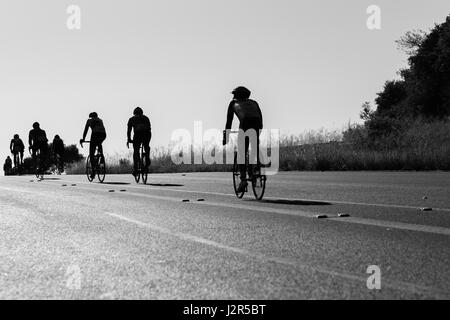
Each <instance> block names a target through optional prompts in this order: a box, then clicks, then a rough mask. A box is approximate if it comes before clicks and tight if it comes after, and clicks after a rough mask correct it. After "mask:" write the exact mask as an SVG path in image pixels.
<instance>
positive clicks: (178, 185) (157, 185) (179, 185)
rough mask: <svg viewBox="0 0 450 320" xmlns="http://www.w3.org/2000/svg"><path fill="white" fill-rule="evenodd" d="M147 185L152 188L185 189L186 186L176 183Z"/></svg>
mask: <svg viewBox="0 0 450 320" xmlns="http://www.w3.org/2000/svg"><path fill="white" fill-rule="evenodd" d="M147 185H148V186H152V187H184V184H175V183H147Z"/></svg>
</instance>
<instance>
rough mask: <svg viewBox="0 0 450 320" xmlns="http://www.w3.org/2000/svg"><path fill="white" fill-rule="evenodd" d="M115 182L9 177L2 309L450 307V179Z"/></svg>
mask: <svg viewBox="0 0 450 320" xmlns="http://www.w3.org/2000/svg"><path fill="white" fill-rule="evenodd" d="M105 182H106V183H104V184H99V183H88V182H87V180H86V177H84V176H49V177H47V179H45V180H44V181H41V182H39V181H37V179H36V178H34V177H31V176H24V177H1V178H0V234H1V243H0V298H1V299H246V300H247V299H442V298H444V299H449V298H450V268H449V265H450V173H443V172H431V173H395V172H373V173H367V172H357V173H346V172H342V173H333V172H331V173H320V172H319V173H318V172H314V173H297V172H296V173H292V172H291V173H280V174H278V175H277V176H273V177H269V180H268V187H267V193H266V197H265V200H264V201H261V202H257V201H255V200H253V199H252V197H251V194H249V195H248V196H247V197H246V198H244V199H242V200H239V199H237V198H236V197H235V196H234V195H233V189H232V182H231V177H230V174H226V173H187V174H181V173H179V174H154V175H150V176H149V181H148V183H149V184H148V185H142V184H139V185H138V184H136V183H135V182H134V180H133V178H132V176H131V175H130V176H124V175H116V176H113V175H111V176H107V178H106V181H105ZM199 199H203V200H204V201H198V200H199ZM183 200H189V201H188V202H187V201H185V202H183ZM421 208H432V210H431V211H422V210H420V209H421ZM339 214H347V215H349V217H339ZM318 215H326V216H327V218H325V219H319V218H317V216H318ZM369 266H376V267H375V268H379V269H372V270H375V271H377V270H379V271H380V273H377V272H375V273H374V274H372V273H371V274H369V273H367V271H368V268H369ZM378 276H379V277H378ZM369 277H371V278H370V281H369V284H371V286H369V287H370V288H371V289H369V287H368V283H367V282H368V278H369ZM378 280H379V282H378ZM378 283H379V284H380V285H381V289H380V290H377V289H376V288H375V289H374V286H373V285H374V284H378Z"/></svg>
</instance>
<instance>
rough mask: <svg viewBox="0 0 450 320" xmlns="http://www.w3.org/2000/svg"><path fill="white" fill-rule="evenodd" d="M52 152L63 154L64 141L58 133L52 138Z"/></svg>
mask: <svg viewBox="0 0 450 320" xmlns="http://www.w3.org/2000/svg"><path fill="white" fill-rule="evenodd" d="M53 152H54V153H55V154H57V155H63V154H64V141H63V140H62V139H61V138H60V137H59V136H58V135H56V136H55V138H54V139H53Z"/></svg>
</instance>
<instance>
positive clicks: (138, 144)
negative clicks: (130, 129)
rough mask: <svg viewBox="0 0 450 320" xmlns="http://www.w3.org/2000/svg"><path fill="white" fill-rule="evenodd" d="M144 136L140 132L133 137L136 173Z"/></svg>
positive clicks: (134, 168)
mask: <svg viewBox="0 0 450 320" xmlns="http://www.w3.org/2000/svg"><path fill="white" fill-rule="evenodd" d="M141 144H142V137H141V135H139V134H135V135H134V137H133V170H134V173H137V172H138V169H139V162H140V154H139V151H140V149H141Z"/></svg>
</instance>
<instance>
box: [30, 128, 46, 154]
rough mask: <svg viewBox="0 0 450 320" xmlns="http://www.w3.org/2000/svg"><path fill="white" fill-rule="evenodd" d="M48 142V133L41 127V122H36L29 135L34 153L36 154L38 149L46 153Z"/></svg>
mask: <svg viewBox="0 0 450 320" xmlns="http://www.w3.org/2000/svg"><path fill="white" fill-rule="evenodd" d="M47 142H48V139H47V134H46V133H45V131H44V130H42V129H41V127H40V125H39V123H38V122H35V123H34V124H33V129H32V130H30V133H29V135H28V144H29V147H30V149H31V150H32V151H33V155H36V152H37V151H38V150H39V151H40V152H41V154H42V155H45V153H46V152H47V147H48V145H47Z"/></svg>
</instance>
